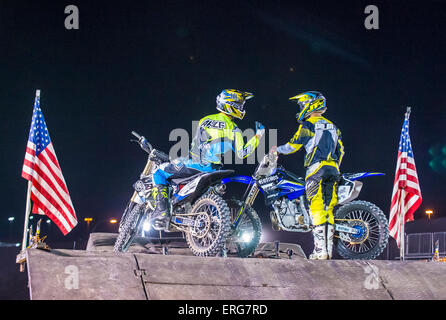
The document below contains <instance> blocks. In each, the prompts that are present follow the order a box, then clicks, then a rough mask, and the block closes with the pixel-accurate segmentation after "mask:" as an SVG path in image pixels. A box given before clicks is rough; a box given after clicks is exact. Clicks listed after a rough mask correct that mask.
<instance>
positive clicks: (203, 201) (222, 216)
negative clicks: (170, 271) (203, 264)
mask: <svg viewBox="0 0 446 320" xmlns="http://www.w3.org/2000/svg"><path fill="white" fill-rule="evenodd" d="M190 214H191V215H192V216H194V219H193V220H194V225H193V226H191V227H190V229H189V231H188V232H187V233H186V242H187V244H188V245H189V248H190V249H191V250H192V252H193V253H194V255H196V256H201V257H207V256H216V255H217V254H219V253H221V251H222V249H223V248H224V245H225V242H226V236H227V234H228V231H229V228H230V220H229V208H228V205H227V204H226V202H225V201H224V200H223V198H222V197H220V196H218V195H216V194H213V193H206V194H205V195H203V196H202V197H201V198H199V199H198V200H197V201H196V202H195V203H194V205H193V206H192V210H191V212H190Z"/></svg>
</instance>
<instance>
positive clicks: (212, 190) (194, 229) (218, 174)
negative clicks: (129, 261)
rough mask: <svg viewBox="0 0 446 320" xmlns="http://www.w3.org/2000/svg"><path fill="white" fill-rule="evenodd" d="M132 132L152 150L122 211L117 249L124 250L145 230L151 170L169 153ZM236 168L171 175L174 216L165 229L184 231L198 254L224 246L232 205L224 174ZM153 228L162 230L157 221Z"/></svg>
mask: <svg viewBox="0 0 446 320" xmlns="http://www.w3.org/2000/svg"><path fill="white" fill-rule="evenodd" d="M132 134H133V135H134V136H135V137H136V138H137V139H138V140H132V141H135V142H137V143H138V144H139V145H140V147H141V148H142V149H143V150H144V151H146V152H147V153H148V154H149V157H148V160H147V163H146V166H145V168H144V170H143V171H142V173H141V177H140V179H139V180H138V181H137V182H136V183H135V184H134V185H133V187H134V189H135V191H134V193H133V196H132V198H131V200H130V202H129V204H128V205H127V208H126V209H125V211H124V214H123V215H122V218H121V221H120V225H119V235H118V238H117V240H116V242H115V246H114V251H115V252H125V251H127V250H128V248H129V247H130V245H131V243H132V241H133V240H134V238H135V237H136V235H138V234H139V233H140V231H142V228H143V225H144V223H145V222H148V221H149V217H150V213H151V212H153V210H154V209H155V201H154V199H153V197H152V188H153V183H152V173H153V172H154V171H155V170H156V169H157V168H158V166H159V165H160V164H161V163H164V162H168V161H169V156H168V155H166V154H165V153H163V152H161V151H159V150H156V149H154V148H153V147H152V145H151V144H150V143H149V142H148V141H147V140H146V138H144V137H143V136H140V135H139V134H138V133H136V132H132ZM233 173H234V171H233V170H220V171H214V172H211V173H204V172H203V173H198V174H196V175H193V176H191V177H187V178H182V179H172V181H171V182H172V183H171V185H170V186H169V191H168V193H169V199H170V200H169V206H170V212H171V219H170V222H169V223H168V225H167V227H163V230H164V231H166V232H183V233H185V235H186V242H187V244H188V245H189V248H190V249H191V250H192V252H193V253H194V254H195V255H197V256H215V255H217V254H219V253H221V251H222V250H223V248H224V245H225V241H226V235H227V233H228V231H229V227H230V218H229V208H228V205H227V204H226V202H225V201H224V200H223V198H222V195H221V192H222V190H223V187H222V185H221V180H222V178H224V177H226V176H228V175H231V174H233ZM152 227H153V229H155V230H161V229H160V228H159V227H157V225H156V223H153V225H152Z"/></svg>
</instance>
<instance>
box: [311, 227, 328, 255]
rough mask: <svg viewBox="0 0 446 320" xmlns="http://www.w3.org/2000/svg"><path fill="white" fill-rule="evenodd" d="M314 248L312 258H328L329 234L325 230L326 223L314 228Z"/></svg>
mask: <svg viewBox="0 0 446 320" xmlns="http://www.w3.org/2000/svg"><path fill="white" fill-rule="evenodd" d="M313 238H314V250H313V253H312V254H310V260H326V259H327V258H328V254H327V235H326V232H325V224H322V225H320V226H316V227H314V229H313Z"/></svg>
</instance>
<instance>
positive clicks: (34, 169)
mask: <svg viewBox="0 0 446 320" xmlns="http://www.w3.org/2000/svg"><path fill="white" fill-rule="evenodd" d="M22 177H23V178H25V179H27V180H29V181H31V200H32V201H33V213H37V214H45V215H47V216H48V217H49V218H50V219H51V220H52V221H53V222H54V223H55V224H56V225H57V226H58V227H59V229H60V230H61V231H62V233H63V234H64V235H66V234H67V233H68V232H70V231H71V230H72V229H73V228H74V227H75V226H76V225H77V218H76V213H75V211H74V207H73V204H72V202H71V198H70V194H69V192H68V188H67V185H66V183H65V179H64V177H63V175H62V171H61V169H60V166H59V162H58V161H57V157H56V152H55V151H54V148H53V145H52V143H50V144H49V145H48V146H47V147H46V148H45V150H43V151H42V152H41V153H40V154H39V155H38V156H36V145H35V144H34V143H33V142H31V141H28V145H27V147H26V153H25V161H24V163H23V169H22Z"/></svg>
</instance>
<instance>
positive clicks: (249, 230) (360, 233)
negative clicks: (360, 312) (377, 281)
mask: <svg viewBox="0 0 446 320" xmlns="http://www.w3.org/2000/svg"><path fill="white" fill-rule="evenodd" d="M277 159H278V156H277V153H275V154H271V153H270V154H267V155H265V157H264V158H263V160H262V161H261V162H260V163H259V165H258V166H257V168H256V170H255V172H254V175H253V176H252V177H249V176H233V177H227V178H224V179H223V180H222V183H223V184H227V183H229V182H237V183H243V184H247V185H248V187H247V189H246V192H245V194H244V196H243V198H242V199H241V200H235V199H232V200H230V201H228V200H227V202H228V204H229V206H230V210H231V222H232V228H231V230H232V231H231V233H230V235H228V238H227V250H228V253H231V252H232V253H236V254H237V255H238V256H240V257H247V256H249V255H251V254H252V253H253V252H254V251H255V249H256V247H257V245H258V244H259V241H260V237H261V234H262V225H261V222H260V219H259V217H258V215H257V213H256V211H255V210H254V209H253V208H252V205H253V203H254V200H255V199H256V197H257V195H258V193H259V191H260V192H261V193H262V194H263V196H264V198H265V205H267V206H271V207H272V209H273V210H272V211H271V212H270V218H271V222H272V227H273V229H274V230H275V231H279V230H284V231H291V232H310V231H311V230H312V229H313V225H312V216H311V214H310V211H309V202H308V200H307V198H306V195H305V180H304V179H303V178H300V177H298V176H296V175H295V174H293V173H291V172H289V171H287V170H285V169H284V168H283V167H281V166H279V167H278V166H277ZM380 175H384V174H383V173H367V172H366V173H356V174H343V175H342V176H341V179H340V182H339V185H338V208H337V210H336V211H335V213H334V216H335V239H334V248H336V250H337V252H338V253H339V254H340V255H341V256H342V257H343V258H345V259H375V258H376V257H377V256H379V255H380V254H381V253H382V252H383V250H384V248H385V247H386V246H387V242H388V236H389V234H388V222H387V219H386V216H385V215H384V213H383V212H382V210H381V209H379V208H378V207H377V206H376V205H374V204H373V203H370V202H366V201H353V200H355V199H356V198H357V197H358V195H359V193H360V191H361V188H362V182H360V181H358V180H359V179H362V178H365V177H370V176H380Z"/></svg>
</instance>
